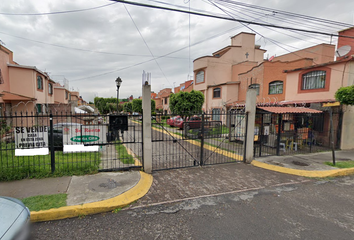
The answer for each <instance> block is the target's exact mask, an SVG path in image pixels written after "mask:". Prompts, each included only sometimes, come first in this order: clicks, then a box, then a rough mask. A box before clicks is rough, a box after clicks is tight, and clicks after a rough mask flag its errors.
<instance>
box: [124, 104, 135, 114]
mask: <svg viewBox="0 0 354 240" xmlns="http://www.w3.org/2000/svg"><path fill="white" fill-rule="evenodd" d="M123 110H124V112H128V113H132V112H133V104H132V103H131V102H126V103H124V105H123Z"/></svg>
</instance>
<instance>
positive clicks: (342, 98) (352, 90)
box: [335, 85, 354, 105]
mask: <svg viewBox="0 0 354 240" xmlns="http://www.w3.org/2000/svg"><path fill="white" fill-rule="evenodd" d="M335 97H336V100H337V101H339V102H340V103H342V104H346V105H354V85H352V86H348V87H341V88H339V89H338V90H337V92H336V94H335Z"/></svg>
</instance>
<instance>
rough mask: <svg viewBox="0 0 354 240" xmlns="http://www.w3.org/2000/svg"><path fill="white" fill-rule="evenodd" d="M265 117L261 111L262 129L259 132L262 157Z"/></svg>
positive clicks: (260, 154) (260, 155)
mask: <svg viewBox="0 0 354 240" xmlns="http://www.w3.org/2000/svg"><path fill="white" fill-rule="evenodd" d="M263 117H264V114H263V113H261V129H260V132H259V157H262V142H263V133H264V126H263Z"/></svg>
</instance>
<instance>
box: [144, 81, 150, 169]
mask: <svg viewBox="0 0 354 240" xmlns="http://www.w3.org/2000/svg"><path fill="white" fill-rule="evenodd" d="M142 104H143V106H142V107H143V156H144V159H143V168H144V171H145V172H147V173H152V143H151V86H150V85H149V83H148V82H147V81H146V82H144V83H143V103H142Z"/></svg>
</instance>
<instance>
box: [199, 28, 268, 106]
mask: <svg viewBox="0 0 354 240" xmlns="http://www.w3.org/2000/svg"><path fill="white" fill-rule="evenodd" d="M265 52H266V50H263V49H261V48H260V46H258V45H255V34H253V33H245V32H242V33H240V34H237V35H236V36H233V37H231V45H229V46H227V47H225V48H223V49H220V50H218V51H217V52H214V53H213V55H212V56H204V57H200V58H197V59H195V60H194V62H193V63H194V66H193V69H194V79H195V80H194V90H196V91H201V92H202V93H203V94H204V96H205V101H204V105H203V110H204V111H209V110H212V111H213V112H217V111H220V110H221V109H225V110H226V105H227V104H228V103H231V102H235V101H237V100H238V93H239V81H238V74H239V73H242V72H245V71H248V70H250V69H251V68H252V67H254V66H257V65H258V64H259V63H261V62H263V54H264V53H265Z"/></svg>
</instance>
